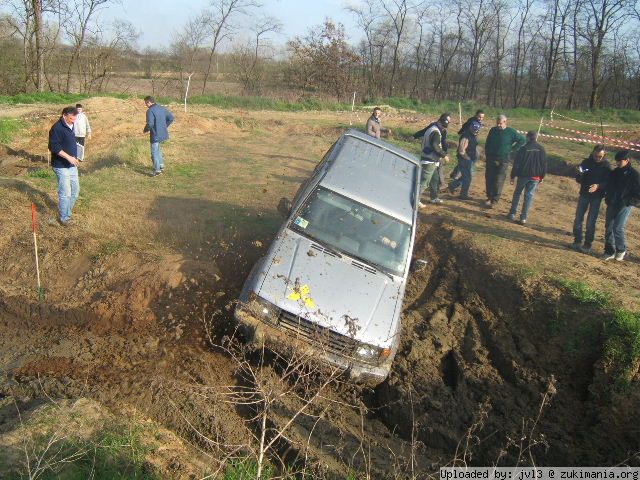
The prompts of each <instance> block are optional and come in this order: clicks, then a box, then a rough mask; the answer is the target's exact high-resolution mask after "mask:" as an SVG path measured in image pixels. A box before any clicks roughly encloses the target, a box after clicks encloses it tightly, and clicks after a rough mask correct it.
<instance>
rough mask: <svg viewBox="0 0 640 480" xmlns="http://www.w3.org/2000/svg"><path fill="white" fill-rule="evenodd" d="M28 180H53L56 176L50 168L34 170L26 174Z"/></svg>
mask: <svg viewBox="0 0 640 480" xmlns="http://www.w3.org/2000/svg"><path fill="white" fill-rule="evenodd" d="M27 177H29V178H55V177H56V174H55V173H53V170H51V169H50V168H38V169H36V170H30V171H29V172H28V173H27Z"/></svg>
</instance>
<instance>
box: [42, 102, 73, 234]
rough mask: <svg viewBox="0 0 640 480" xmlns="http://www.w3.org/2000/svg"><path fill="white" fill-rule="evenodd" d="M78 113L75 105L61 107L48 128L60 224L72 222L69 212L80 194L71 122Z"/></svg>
mask: <svg viewBox="0 0 640 480" xmlns="http://www.w3.org/2000/svg"><path fill="white" fill-rule="evenodd" d="M77 115H78V110H76V108H75V107H65V108H63V109H62V116H61V117H60V119H59V120H58V121H57V122H56V123H54V124H53V126H52V127H51V130H49V151H50V152H51V167H52V168H53V171H54V172H55V174H56V177H58V210H59V218H58V222H59V223H60V225H62V226H68V225H72V224H73V220H72V219H71V213H72V211H73V206H74V205H75V203H76V200H77V199H78V195H79V194H80V180H79V178H78V165H79V164H80V161H79V160H78V159H77V158H76V155H77V154H78V150H77V145H76V136H75V135H74V133H73V124H74V122H75V120H76V117H77Z"/></svg>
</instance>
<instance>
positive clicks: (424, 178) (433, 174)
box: [420, 163, 440, 200]
mask: <svg viewBox="0 0 640 480" xmlns="http://www.w3.org/2000/svg"><path fill="white" fill-rule="evenodd" d="M439 184H440V173H439V171H438V166H437V165H436V164H435V163H423V164H422V174H421V175H420V195H422V193H423V192H424V191H425V190H426V189H427V186H429V191H430V194H431V200H435V199H436V198H438V185H439Z"/></svg>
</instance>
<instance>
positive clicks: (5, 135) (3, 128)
mask: <svg viewBox="0 0 640 480" xmlns="http://www.w3.org/2000/svg"><path fill="white" fill-rule="evenodd" d="M25 126H26V125H25V122H23V121H22V120H18V119H17V118H0V143H11V141H12V140H13V138H14V137H15V136H16V134H17V133H18V132H19V131H20V130H22V129H23V128H25Z"/></svg>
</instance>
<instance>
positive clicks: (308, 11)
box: [101, 0, 360, 48]
mask: <svg viewBox="0 0 640 480" xmlns="http://www.w3.org/2000/svg"><path fill="white" fill-rule="evenodd" d="M209 2H210V0H183V1H176V0H122V2H121V4H120V5H117V4H115V5H114V6H110V7H109V8H108V10H105V11H103V12H102V13H101V17H102V19H103V20H110V19H113V18H119V19H126V20H129V21H130V22H131V23H133V24H134V25H135V27H136V28H137V29H138V31H139V32H140V33H141V35H140V38H139V40H138V44H139V46H140V47H142V48H144V47H148V46H156V47H158V48H160V47H167V46H169V44H170V43H171V41H172V39H173V34H174V32H176V31H178V30H179V29H180V28H181V27H182V26H183V25H184V24H185V23H186V22H187V20H188V19H189V18H190V17H192V16H195V15H196V14H197V13H198V12H200V11H202V10H203V9H204V8H206V7H207V6H208V5H209ZM348 3H352V4H353V3H357V1H354V0H263V4H264V6H263V7H262V9H261V11H262V12H264V13H265V14H267V15H270V16H272V17H275V18H277V19H278V20H279V21H280V22H281V23H282V24H283V25H284V29H283V35H281V36H279V37H278V38H276V39H275V40H276V41H277V42H278V43H284V41H285V40H286V39H287V38H292V37H294V36H296V35H304V34H305V33H306V32H307V30H308V29H309V28H310V27H312V26H314V25H319V24H321V23H322V22H323V21H324V19H325V18H326V17H330V18H331V19H333V20H334V21H338V22H341V23H343V24H344V26H345V28H346V31H347V35H348V36H349V39H350V40H351V41H353V42H355V41H356V40H358V39H359V38H360V32H359V31H358V28H357V26H356V23H355V20H354V18H353V16H352V15H351V14H350V13H348V12H346V11H345V8H344V7H345V6H346V5H347V4H348Z"/></svg>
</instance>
